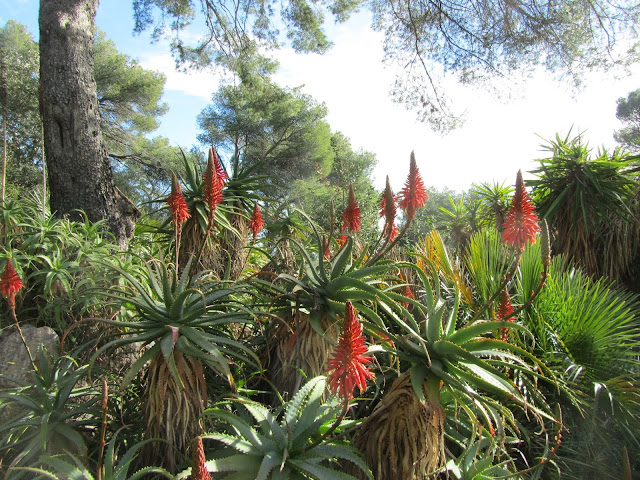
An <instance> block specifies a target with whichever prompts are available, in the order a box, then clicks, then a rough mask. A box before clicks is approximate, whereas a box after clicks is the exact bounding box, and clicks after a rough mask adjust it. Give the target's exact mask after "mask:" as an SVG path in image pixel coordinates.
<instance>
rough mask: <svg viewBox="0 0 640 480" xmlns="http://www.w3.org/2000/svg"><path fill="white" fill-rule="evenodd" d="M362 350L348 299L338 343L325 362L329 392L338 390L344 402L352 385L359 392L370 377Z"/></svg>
mask: <svg viewBox="0 0 640 480" xmlns="http://www.w3.org/2000/svg"><path fill="white" fill-rule="evenodd" d="M366 352H367V346H366V344H365V340H364V335H363V334H362V325H360V322H359V321H358V319H357V317H356V312H355V310H354V309H353V304H352V303H351V302H350V301H348V302H347V306H346V312H345V317H344V323H343V326H342V334H341V335H340V339H339V340H338V346H337V347H336V350H335V352H334V353H333V356H332V357H331V359H330V360H329V362H328V363H327V370H328V371H329V372H330V373H329V376H328V378H327V381H328V382H329V389H330V390H331V392H332V393H338V392H339V394H340V396H341V397H342V398H343V399H345V400H347V401H348V400H350V399H351V398H353V389H354V387H358V388H359V389H360V392H362V391H364V390H365V389H366V386H367V379H369V380H373V378H374V377H373V373H371V372H370V371H369V368H368V367H367V366H366V364H367V363H369V362H370V361H371V357H365V356H364V354H365V353H366Z"/></svg>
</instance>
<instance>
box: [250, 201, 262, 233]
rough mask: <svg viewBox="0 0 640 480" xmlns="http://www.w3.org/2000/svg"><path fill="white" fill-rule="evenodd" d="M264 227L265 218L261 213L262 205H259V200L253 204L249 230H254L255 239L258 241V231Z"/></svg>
mask: <svg viewBox="0 0 640 480" xmlns="http://www.w3.org/2000/svg"><path fill="white" fill-rule="evenodd" d="M263 227H264V220H262V214H261V213H260V207H258V202H255V203H254V205H253V215H251V218H250V219H249V230H251V231H252V232H253V241H254V242H255V241H256V237H257V236H258V232H259V231H260V230H262V228H263Z"/></svg>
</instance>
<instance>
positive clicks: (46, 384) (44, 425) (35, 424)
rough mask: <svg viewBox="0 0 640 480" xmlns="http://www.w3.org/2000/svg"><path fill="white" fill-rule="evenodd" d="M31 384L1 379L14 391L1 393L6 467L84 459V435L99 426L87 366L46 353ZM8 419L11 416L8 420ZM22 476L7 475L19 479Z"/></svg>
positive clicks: (0, 446)
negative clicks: (50, 458) (46, 458)
mask: <svg viewBox="0 0 640 480" xmlns="http://www.w3.org/2000/svg"><path fill="white" fill-rule="evenodd" d="M38 365H39V367H38V369H37V370H36V371H32V372H31V373H30V375H31V377H30V379H29V380H27V381H24V380H19V379H15V378H9V377H6V376H4V375H3V378H4V379H5V380H7V381H9V382H12V383H13V384H14V385H15V388H10V389H5V390H2V391H0V413H1V414H2V415H3V417H4V421H3V423H2V425H0V453H1V454H2V457H4V458H5V459H8V462H7V464H5V467H14V466H26V465H33V464H34V462H35V461H36V460H37V459H38V457H39V456H40V455H46V454H49V455H52V454H55V453H62V452H64V451H69V452H74V453H75V454H77V455H84V454H86V446H85V437H84V436H83V433H85V432H87V431H88V430H89V429H90V428H91V427H94V428H95V427H96V426H97V424H98V416H99V411H98V409H97V408H95V403H96V402H97V400H98V392H97V391H96V390H95V389H94V388H93V387H92V386H91V385H90V384H89V385H87V384H85V385H81V382H82V381H84V380H86V374H87V371H88V369H89V366H88V365H82V366H78V365H77V364H76V363H75V361H74V360H73V359H72V358H70V357H60V358H58V359H57V360H51V359H50V357H49V355H48V354H47V353H46V352H44V351H43V350H42V349H40V350H39V352H38ZM7 415H9V416H8V417H7ZM23 475H24V472H20V471H15V472H8V474H7V476H5V478H19V477H21V476H23Z"/></svg>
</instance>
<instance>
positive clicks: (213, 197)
mask: <svg viewBox="0 0 640 480" xmlns="http://www.w3.org/2000/svg"><path fill="white" fill-rule="evenodd" d="M211 152H212V150H209V160H208V162H207V170H206V171H205V172H204V178H203V180H204V186H203V193H204V201H205V203H206V204H207V205H208V206H209V223H211V221H212V220H213V217H214V215H215V212H216V206H217V205H218V204H219V203H221V202H222V181H221V179H220V176H219V175H218V170H217V169H216V165H215V160H214V156H213V155H212V153H211Z"/></svg>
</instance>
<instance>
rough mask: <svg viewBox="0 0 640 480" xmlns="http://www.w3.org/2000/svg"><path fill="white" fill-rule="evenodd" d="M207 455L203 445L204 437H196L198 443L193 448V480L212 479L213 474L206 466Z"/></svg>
mask: <svg viewBox="0 0 640 480" xmlns="http://www.w3.org/2000/svg"><path fill="white" fill-rule="evenodd" d="M206 461H207V459H206V457H205V456H204V446H203V445H202V437H197V438H196V445H195V448H194V449H193V465H192V466H191V478H192V479H193V480H210V479H211V475H209V471H208V470H207V466H206Z"/></svg>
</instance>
